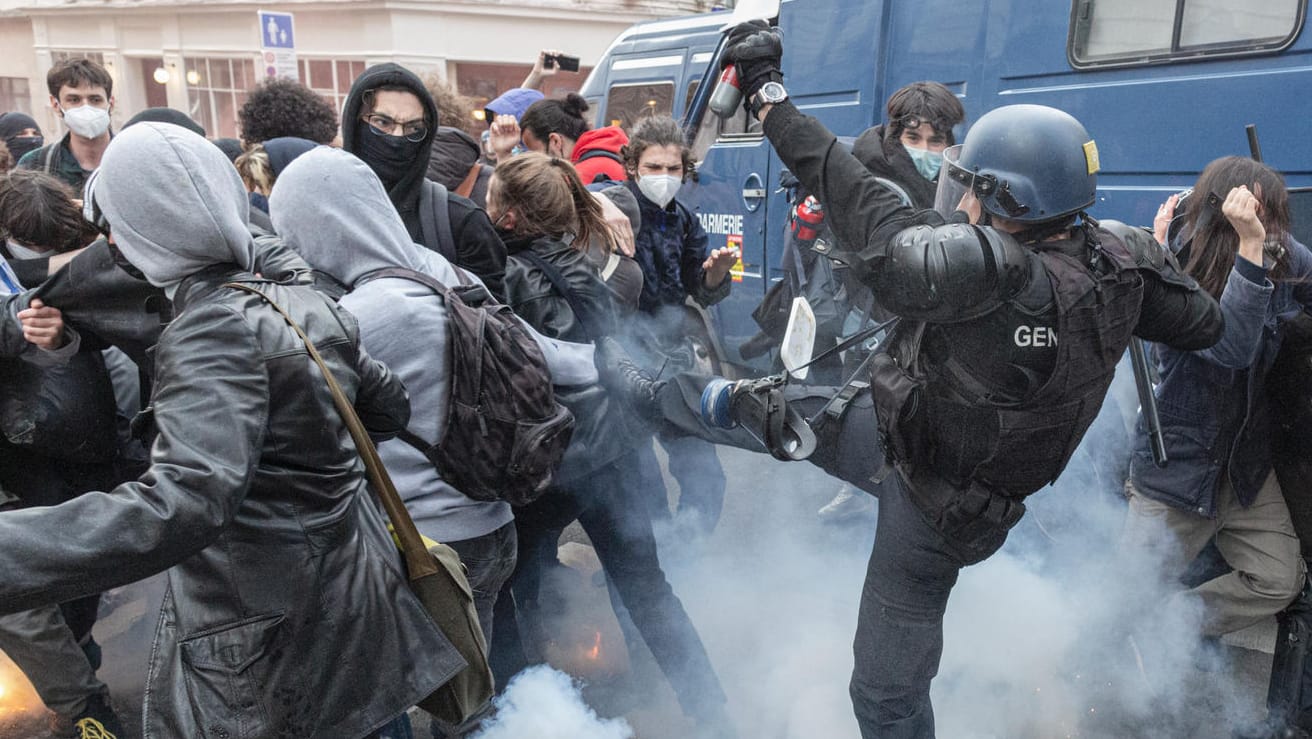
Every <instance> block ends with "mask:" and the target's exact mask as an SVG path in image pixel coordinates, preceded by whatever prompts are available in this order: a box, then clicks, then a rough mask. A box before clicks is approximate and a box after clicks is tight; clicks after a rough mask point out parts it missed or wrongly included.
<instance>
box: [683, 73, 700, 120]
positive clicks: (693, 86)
mask: <svg viewBox="0 0 1312 739" xmlns="http://www.w3.org/2000/svg"><path fill="white" fill-rule="evenodd" d="M701 84H702V81H701V80H693V81H692V82H689V83H688V94H687V95H684V96H683V112H684V113H687V112H688V111H690V110H692V99H693V98H695V97H697V88H698V87H701Z"/></svg>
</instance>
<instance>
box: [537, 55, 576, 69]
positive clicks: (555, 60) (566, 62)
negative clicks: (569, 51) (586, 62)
mask: <svg viewBox="0 0 1312 739" xmlns="http://www.w3.org/2000/svg"><path fill="white" fill-rule="evenodd" d="M543 66H544V67H546V68H547V69H551V68H552V67H557V66H558V67H560V71H562V72H577V71H579V58H578V57H576V56H568V55H566V54H550V55H548V56H547V58H546V59H545V60H543Z"/></svg>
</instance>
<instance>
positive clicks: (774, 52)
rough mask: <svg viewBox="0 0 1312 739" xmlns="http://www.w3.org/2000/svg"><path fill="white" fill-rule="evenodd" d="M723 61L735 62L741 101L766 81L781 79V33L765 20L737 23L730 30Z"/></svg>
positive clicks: (727, 62) (782, 38)
mask: <svg viewBox="0 0 1312 739" xmlns="http://www.w3.org/2000/svg"><path fill="white" fill-rule="evenodd" d="M725 44H726V45H725V52H724V61H725V63H726V64H737V65H738V84H739V89H741V90H742V92H743V101H744V102H747V101H750V100H751V97H752V95H755V94H756V92H757V91H758V90H760V89H761V86H762V85H764V84H765V83H767V82H770V81H774V82H782V81H783V78H784V74H783V72H782V71H780V64H781V60H782V58H783V55H784V36H783V32H782V31H780V30H779V29H778V28H772V27H771V26H770V25H769V24H767V23H766V22H765V21H748V22H746V23H739V24H738V25H736V26H734V27H733V28H732V29H731V30H730V31H729V38H728V41H726V42H725Z"/></svg>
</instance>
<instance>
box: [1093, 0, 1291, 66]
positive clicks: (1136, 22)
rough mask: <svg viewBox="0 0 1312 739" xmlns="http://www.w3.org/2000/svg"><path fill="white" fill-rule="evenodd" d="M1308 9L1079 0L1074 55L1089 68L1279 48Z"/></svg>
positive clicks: (1221, 0)
mask: <svg viewBox="0 0 1312 739" xmlns="http://www.w3.org/2000/svg"><path fill="white" fill-rule="evenodd" d="M1306 12H1307V0H1265V1H1264V2H1261V3H1254V2H1252V1H1251V0H1074V3H1073V4H1072V10H1071V31H1070V37H1069V46H1068V56H1069V57H1070V62H1071V64H1072V65H1073V66H1075V67H1087V66H1102V65H1113V64H1115V65H1125V64H1146V63H1153V62H1167V61H1171V60H1175V59H1184V58H1196V57H1199V56H1211V55H1223V56H1236V55H1242V54H1254V53H1262V52H1269V51H1275V50H1279V49H1281V48H1284V47H1285V46H1287V45H1288V44H1290V43H1292V42H1293V40H1294V37H1296V36H1297V35H1298V32H1299V29H1300V28H1301V26H1302V25H1303V19H1304V17H1305V16H1306Z"/></svg>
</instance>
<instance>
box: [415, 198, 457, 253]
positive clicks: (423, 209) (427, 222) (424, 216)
mask: <svg viewBox="0 0 1312 739" xmlns="http://www.w3.org/2000/svg"><path fill="white" fill-rule="evenodd" d="M419 230H420V232H421V234H422V235H423V237H424V245H425V246H427V245H428V244H430V243H433V241H434V239H435V240H436V243H437V249H436V251H437V253H438V254H441V255H442V256H444V257H446V260H447V261H448V262H450V263H451V264H456V238H455V236H454V235H453V234H452V233H451V207H450V203H449V202H448V201H447V190H446V187H445V186H444V185H442V183H440V182H433V181H432V180H424V188H423V190H422V191H421V192H420V195H419Z"/></svg>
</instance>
